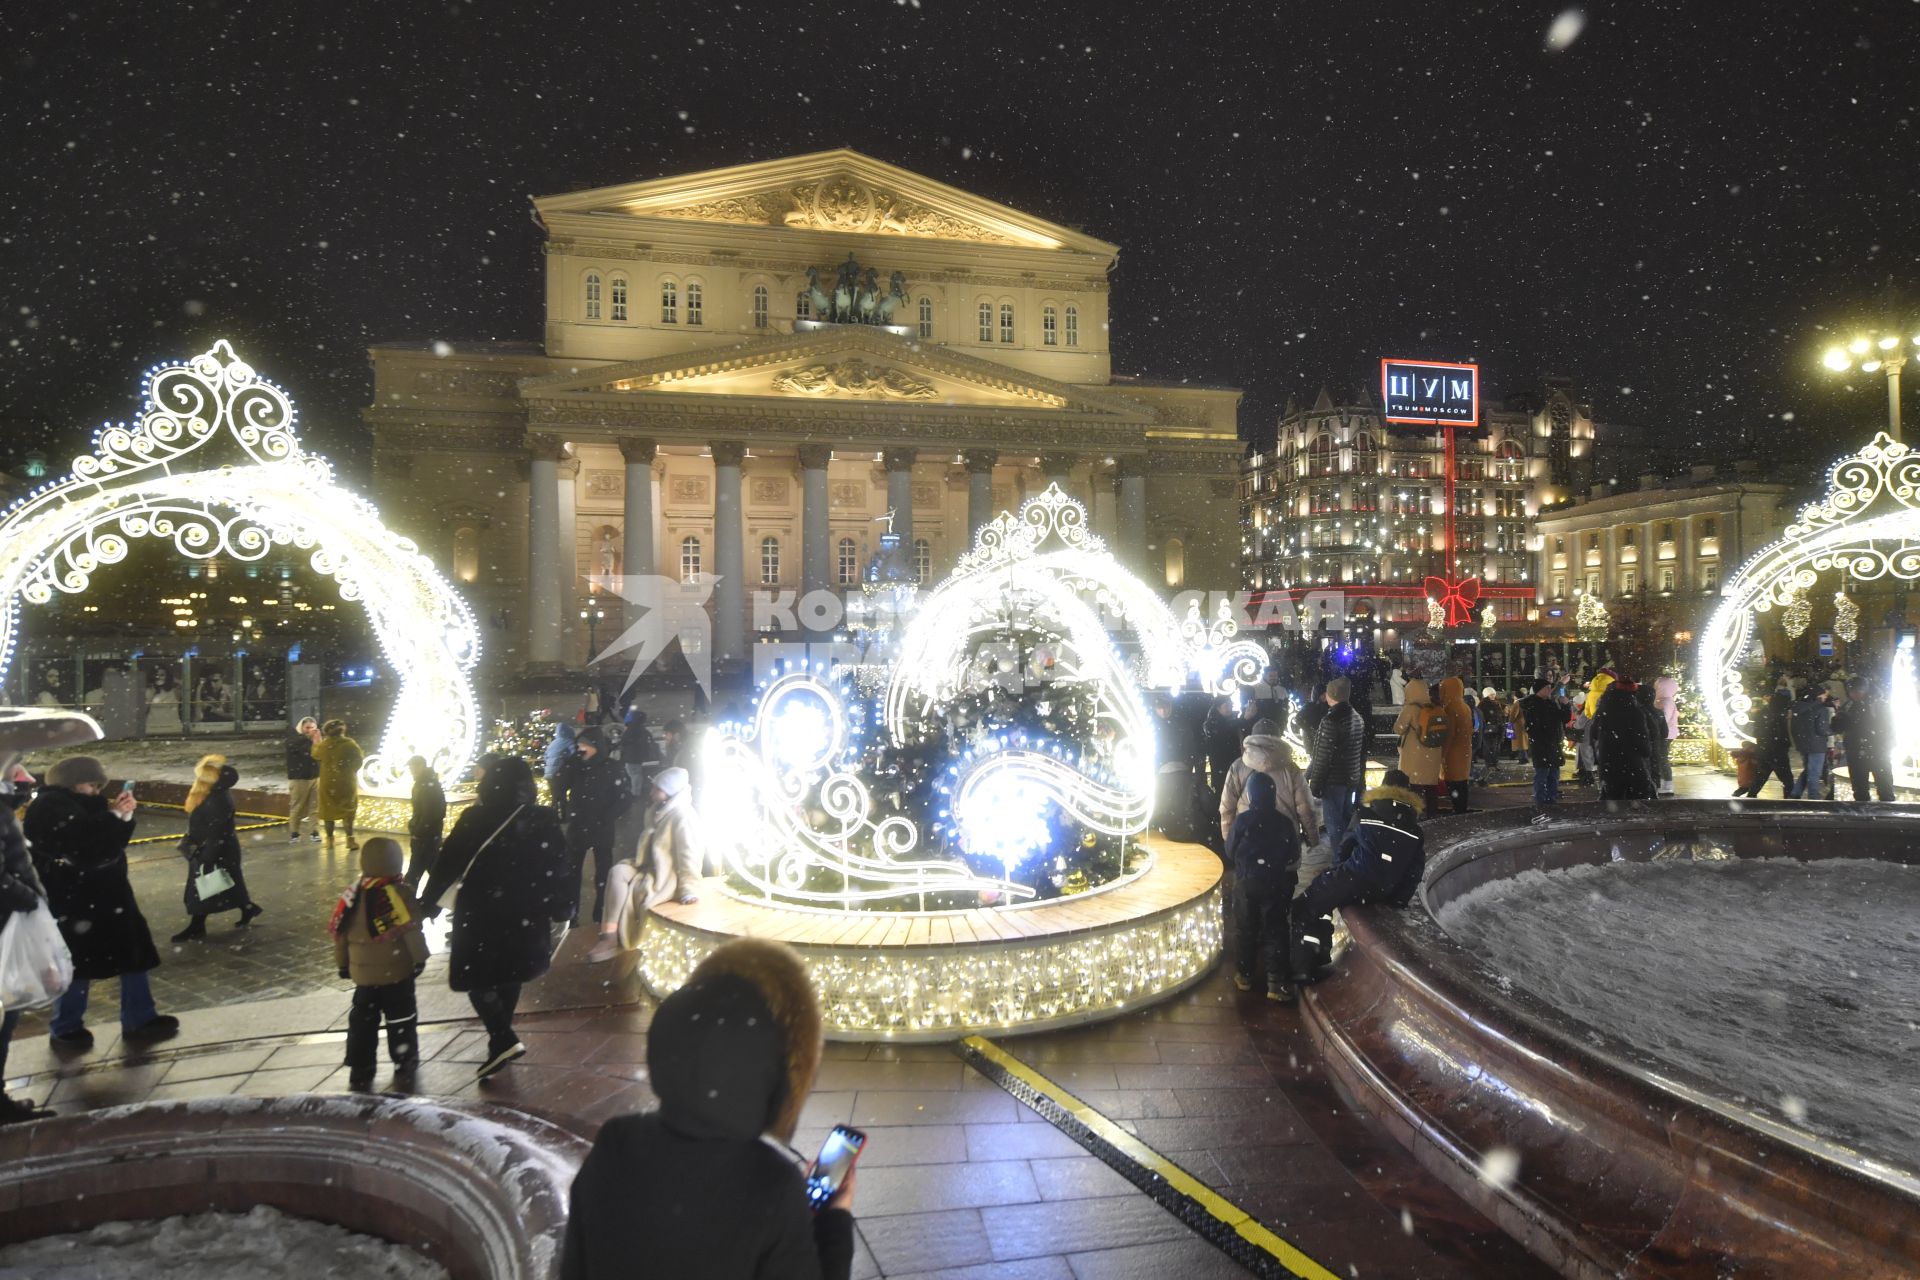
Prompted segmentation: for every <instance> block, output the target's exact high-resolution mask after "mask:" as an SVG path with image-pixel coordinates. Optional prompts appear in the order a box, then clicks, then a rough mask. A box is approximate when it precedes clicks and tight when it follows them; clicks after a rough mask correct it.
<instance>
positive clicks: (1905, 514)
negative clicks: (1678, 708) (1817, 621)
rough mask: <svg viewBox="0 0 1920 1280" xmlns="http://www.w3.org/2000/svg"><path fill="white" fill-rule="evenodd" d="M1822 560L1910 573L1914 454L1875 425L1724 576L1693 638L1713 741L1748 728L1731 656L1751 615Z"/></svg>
mask: <svg viewBox="0 0 1920 1280" xmlns="http://www.w3.org/2000/svg"><path fill="white" fill-rule="evenodd" d="M1828 569H1839V570H1842V571H1843V572H1844V573H1846V574H1847V575H1848V576H1849V577H1851V578H1854V579H1859V580H1864V581H1872V580H1874V579H1878V578H1894V579H1898V580H1899V581H1902V582H1913V581H1915V580H1920V454H1915V453H1914V452H1913V451H1911V450H1909V449H1908V448H1907V446H1906V445H1904V444H1900V443H1898V442H1897V441H1895V440H1893V439H1892V438H1891V437H1889V436H1887V435H1886V434H1885V433H1884V432H1883V433H1881V434H1879V435H1877V436H1875V437H1874V440H1873V443H1872V444H1869V445H1867V446H1866V447H1865V448H1864V449H1861V450H1860V451H1859V452H1858V453H1854V454H1850V455H1848V456H1847V457H1844V458H1842V459H1840V460H1839V461H1838V462H1836V463H1834V464H1833V467H1832V469H1831V470H1829V471H1828V472H1827V492H1826V496H1825V497H1823V498H1821V499H1820V500H1819V501H1817V502H1811V503H1808V504H1807V505H1806V506H1804V507H1802V508H1801V509H1800V515H1799V518H1798V519H1797V520H1796V521H1795V522H1794V523H1792V524H1790V525H1788V526H1787V528H1786V531H1785V532H1784V533H1782V534H1781V535H1780V537H1779V538H1777V539H1775V540H1774V541H1773V542H1771V543H1769V544H1768V545H1767V546H1765V547H1762V548H1761V549H1760V550H1759V551H1756V552H1755V553H1754V554H1753V555H1752V556H1751V557H1749V558H1748V560H1747V562H1746V563H1745V564H1743V565H1741V566H1740V568H1739V570H1738V571H1736V572H1735V573H1734V575H1733V576H1732V577H1731V578H1729V579H1728V580H1727V584H1726V586H1725V588H1724V589H1723V590H1722V592H1721V596H1722V600H1721V604H1720V607H1719V608H1718V609H1717V610H1715V611H1714V615H1713V617H1712V619H1711V620H1710V621H1709V622H1708V623H1707V629H1706V631H1705V632H1704V633H1703V634H1702V636H1701V639H1700V688H1701V692H1702V696H1703V698H1704V699H1705V701H1706V705H1707V713H1708V715H1709V717H1710V718H1711V720H1712V723H1713V732H1714V736H1715V737H1717V738H1718V739H1719V740H1720V741H1721V742H1722V743H1725V744H1727V745H1728V746H1732V745H1734V744H1737V743H1739V742H1742V741H1747V740H1751V739H1752V737H1753V734H1752V733H1751V732H1749V730H1748V727H1747V726H1748V725H1749V724H1750V723H1751V712H1752V710H1753V700H1752V698H1750V697H1749V696H1748V695H1747V693H1746V690H1745V689H1744V688H1743V687H1742V685H1741V680H1740V664H1741V662H1742V661H1743V660H1744V659H1745V658H1746V656H1747V652H1748V650H1749V648H1750V647H1751V646H1752V644H1753V638H1754V628H1755V622H1756V619H1757V618H1758V616H1759V615H1760V614H1763V613H1770V612H1772V611H1773V610H1774V609H1777V608H1779V609H1783V608H1785V607H1786V606H1787V604H1788V603H1789V601H1790V599H1791V598H1792V597H1793V596H1794V595H1795V594H1796V593H1802V594H1803V593H1805V592H1806V591H1807V590H1808V589H1809V588H1811V587H1812V586H1813V585H1814V583H1815V582H1816V581H1817V580H1818V575H1819V574H1820V573H1821V571H1823V570H1828Z"/></svg>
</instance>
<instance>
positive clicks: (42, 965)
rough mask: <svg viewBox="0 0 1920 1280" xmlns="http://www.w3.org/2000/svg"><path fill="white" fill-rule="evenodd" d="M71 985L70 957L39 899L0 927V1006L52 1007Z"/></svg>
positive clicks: (71, 966) (14, 1008) (9, 1010)
mask: <svg viewBox="0 0 1920 1280" xmlns="http://www.w3.org/2000/svg"><path fill="white" fill-rule="evenodd" d="M72 985H73V956H72V954H71V953H70V952H68V950H67V943H66V939H64V938H62V937H61V936H60V926H58V925H57V924H55V923H54V920H53V913H52V912H51V911H49V910H47V904H46V902H45V901H44V900H43V901H42V902H41V903H40V904H39V905H38V906H36V907H34V909H33V910H31V911H16V912H14V913H13V914H12V915H10V916H8V917H7V923H6V925H5V927H4V928H0V1004H3V1005H5V1006H6V1009H7V1011H8V1012H10V1013H11V1012H13V1011H14V1010H16V1009H38V1008H42V1007H44V1006H46V1005H50V1004H52V1003H53V1002H54V1001H55V1000H58V999H59V998H60V997H61V996H62V995H64V994H65V993H66V990H67V988H68V987H70V986H72Z"/></svg>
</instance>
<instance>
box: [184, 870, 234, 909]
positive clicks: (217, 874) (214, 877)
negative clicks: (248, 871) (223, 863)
mask: <svg viewBox="0 0 1920 1280" xmlns="http://www.w3.org/2000/svg"><path fill="white" fill-rule="evenodd" d="M231 888H233V877H232V876H230V875H228V874H227V873H226V871H225V869H224V868H221V867H217V866H215V867H208V868H207V869H206V870H205V871H202V872H201V873H200V874H199V875H197V876H195V877H194V878H193V892H194V894H195V895H196V896H197V897H198V898H199V899H200V901H202V902H211V901H213V900H214V899H215V898H217V897H219V896H220V895H221V894H223V893H225V892H226V891H227V890H229V889H231Z"/></svg>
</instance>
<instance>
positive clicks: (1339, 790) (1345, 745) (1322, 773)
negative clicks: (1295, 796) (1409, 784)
mask: <svg viewBox="0 0 1920 1280" xmlns="http://www.w3.org/2000/svg"><path fill="white" fill-rule="evenodd" d="M1352 689H1353V685H1352V682H1350V681H1349V680H1348V679H1347V678H1346V677H1345V676H1336V677H1335V678H1334V679H1332V680H1329V681H1327V691H1326V693H1325V695H1324V697H1325V699H1326V704H1327V710H1326V713H1325V714H1323V715H1322V716H1321V717H1320V723H1319V725H1318V726H1317V727H1316V728H1315V729H1314V731H1313V758H1312V761H1311V763H1309V764H1308V766H1307V786H1308V787H1309V788H1310V789H1311V790H1312V791H1313V794H1314V795H1315V796H1318V797H1319V799H1320V813H1321V818H1322V821H1321V823H1320V825H1321V826H1322V827H1324V828H1325V829H1326V832H1327V844H1328V847H1330V848H1331V849H1333V851H1334V852H1335V853H1338V852H1339V851H1340V844H1341V842H1342V841H1343V840H1344V839H1345V838H1346V834H1347V826H1348V824H1349V823H1351V822H1352V821H1353V810H1354V806H1355V805H1356V804H1358V803H1359V800H1360V792H1361V790H1362V789H1363V788H1364V787H1365V786H1366V785H1367V736H1368V730H1367V722H1366V721H1365V720H1363V719H1361V717H1360V713H1359V712H1358V711H1356V710H1354V709H1353V705H1352V704H1351V703H1349V702H1348V701H1347V697H1348V695H1349V694H1350V693H1351V692H1352Z"/></svg>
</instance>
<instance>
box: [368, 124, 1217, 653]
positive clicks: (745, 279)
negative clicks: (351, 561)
mask: <svg viewBox="0 0 1920 1280" xmlns="http://www.w3.org/2000/svg"><path fill="white" fill-rule="evenodd" d="M533 203H534V213H535V216H536V218H537V220H538V221H539V223H540V225H541V226H542V228H543V229H544V232H545V236H546V241H545V245H544V250H545V263H546V325H545V331H544V334H543V339H542V341H541V342H540V343H538V344H532V343H526V344H491V345H489V344H477V345H471V344H464V343H458V342H456V343H453V344H452V345H448V344H444V343H442V344H412V345H404V344H402V345H382V346H377V347H375V348H373V349H372V353H371V355H372V361H373V368H374V401H373V404H372V405H371V406H370V407H369V408H368V409H367V410H366V412H365V418H366V421H367V422H368V424H369V426H370V427H371V428H372V430H373V434H374V442H375V488H376V492H377V493H379V494H380V495H382V496H383V498H385V499H388V500H389V505H391V506H392V507H394V509H396V510H398V509H400V507H401V505H402V504H400V503H399V502H394V501H391V500H392V499H394V498H398V497H400V496H402V495H404V496H405V497H406V499H407V501H406V503H405V507H406V509H407V510H408V511H409V512H411V513H414V518H415V520H416V524H415V526H414V527H413V528H412V529H410V530H409V532H411V533H412V534H413V535H414V536H415V537H416V538H417V539H418V540H419V541H420V543H421V545H422V546H423V547H426V548H428V549H429V550H430V551H431V552H432V554H433V555H434V556H435V558H436V559H437V560H438V561H439V562H440V563H442V564H443V565H445V566H447V567H448V568H449V569H450V570H451V572H452V574H453V576H454V577H456V578H457V579H459V580H461V581H462V582H463V583H465V584H467V589H468V590H469V591H470V592H471V593H472V594H473V596H474V598H475V600H476V604H477V606H478V607H479V609H480V612H481V614H482V616H483V617H484V618H485V619H487V621H488V624H489V626H490V627H492V628H493V629H494V634H493V635H491V636H490V639H489V650H490V651H496V652H498V653H499V654H500V655H502V656H503V659H504V661H506V662H508V663H510V664H512V665H516V666H518V665H532V666H534V667H536V668H550V667H555V666H563V665H576V664H578V663H579V662H580V661H581V660H582V659H583V658H584V657H585V648H586V641H587V634H586V631H585V629H584V628H576V627H575V625H574V620H575V619H576V617H577V615H578V612H579V609H580V608H583V607H586V606H587V605H588V604H589V603H591V600H590V593H591V587H590V584H589V578H590V577H594V576H601V575H615V574H620V575H634V574H643V573H653V574H659V575H663V576H666V577H671V578H674V579H685V578H687V577H690V576H693V575H696V574H703V575H715V576H717V579H718V582H717V586H716V589H715V593H714V599H713V605H712V607H713V610H714V618H713V644H714V650H715V653H714V656H715V657H716V658H718V659H719V660H721V662H722V663H723V664H724V663H725V662H726V661H727V660H728V659H738V658H742V657H744V656H745V653H744V646H745V645H746V643H747V642H748V640H749V639H750V634H749V633H750V629H751V621H750V618H751V615H750V612H749V607H748V603H747V599H746V593H747V592H748V591H749V590H753V589H759V588H763V587H764V588H767V589H771V590H775V591H778V590H781V589H788V590H798V591H806V590H812V589H816V588H825V589H829V590H836V589H840V588H842V587H846V586H851V585H852V584H853V583H854V581H855V580H856V579H857V576H858V574H859V572H860V569H861V568H863V567H864V566H865V565H866V564H867V563H868V562H869V560H870V559H871V558H872V556H873V554H874V551H875V549H876V547H877V543H878V537H879V533H880V528H881V526H880V524H879V523H878V522H879V521H880V519H881V518H882V517H883V516H884V515H885V513H886V512H888V511H889V510H891V511H892V512H894V515H895V521H894V526H895V528H896V529H897V530H898V531H899V533H900V534H901V537H902V540H903V547H904V549H905V550H906V552H907V555H908V560H909V563H910V565H911V566H912V567H913V569H914V570H915V572H916V574H917V575H918V576H921V577H923V578H925V577H939V576H941V575H943V574H944V573H945V572H946V571H947V570H948V569H950V568H951V567H952V566H953V564H954V562H955V560H956V559H957V558H958V556H959V555H960V553H961V552H963V551H964V550H965V549H966V548H967V547H968V546H969V545H970V544H971V542H972V539H973V533H974V531H975V530H976V529H978V528H979V527H981V526H982V525H983V524H984V523H986V522H987V520H988V519H989V518H990V517H991V515H992V514H993V513H994V512H998V511H1001V510H1006V509H1012V508H1016V507H1018V506H1019V505H1020V503H1021V502H1022V501H1023V500H1025V499H1026V498H1028V497H1031V496H1033V495H1035V494H1038V493H1040V492H1042V491H1043V490H1045V489H1046V488H1047V487H1048V486H1049V485H1050V484H1053V483H1058V484H1059V485H1060V486H1061V487H1062V488H1063V489H1064V490H1066V491H1067V492H1069V493H1070V494H1072V495H1073V496H1075V497H1076V498H1079V499H1081V500H1082V501H1084V502H1085V503H1086V504H1087V506H1088V508H1089V510H1090V512H1091V519H1092V522H1093V526H1094V529H1095V530H1096V531H1097V532H1099V533H1100V534H1101V535H1102V536H1104V537H1106V538H1107V539H1108V540H1109V541H1110V542H1111V543H1112V545H1113V546H1114V547H1115V548H1116V550H1117V551H1118V552H1119V553H1120V555H1121V557H1122V559H1123V560H1124V561H1125V562H1127V563H1128V564H1129V565H1130V566H1131V567H1133V568H1134V569H1135V570H1136V571H1138V572H1140V573H1142V574H1143V575H1144V576H1146V577H1147V578H1148V579H1149V580H1150V581H1153V582H1155V583H1156V584H1164V585H1169V586H1186V585H1188V584H1189V583H1192V584H1193V585H1196V586H1203V587H1204V586H1216V585H1217V586H1219V587H1222V588H1224V587H1226V586H1227V585H1228V584H1230V583H1232V582H1233V581H1234V580H1235V578H1236V573H1237V563H1238V548H1237V545H1236V542H1237V539H1236V536H1235V530H1234V527H1233V520H1232V515H1233V493H1234V475H1235V472H1236V470H1237V467H1238V460H1239V454H1240V444H1239V441H1238V439H1237V434H1236V421H1235V414H1236V411H1237V406H1238V402H1239V393H1238V392H1237V391H1233V390H1229V389H1209V388H1195V387H1186V386H1156V385H1153V384H1150V383H1148V382H1144V381H1140V380H1133V379H1128V378H1125V377H1116V376H1115V375H1114V374H1113V372H1112V368H1111V360H1110V355H1109V349H1108V331H1109V325H1110V321H1112V319H1113V318H1112V317H1110V315H1109V312H1108V300H1109V292H1108V280H1107V276H1108V273H1109V271H1110V270H1111V269H1112V267H1113V264H1114V262H1115V259H1116V255H1117V253H1118V249H1117V247H1116V246H1114V245H1112V244H1108V243H1106V242H1104V241H1101V240H1098V239H1095V238H1094V237H1091V236H1088V235H1086V234H1084V233H1082V232H1079V231H1075V230H1072V229H1069V228H1067V227H1063V226H1058V225H1056V224H1053V223H1050V222H1047V221H1044V220H1042V219H1039V218H1036V217H1033V216H1031V215H1029V214H1026V213H1022V212H1019V211H1017V210H1013V209H1009V208H1007V207H1005V206H1002V205H998V204H995V203H993V202H991V201H988V200H985V199H982V198H980V197H978V196H975V195H972V194H970V193H967V192H963V191H959V190H956V189H954V188H951V187H948V186H945V185H943V184H940V183H937V182H933V181H931V180H929V179H926V178H923V177H920V176H919V175H917V174H913V173H909V172H907V171H905V170H902V169H898V168H895V167H894V166H891V165H887V164H884V163H881V162H880V161H877V160H874V159H871V158H869V157H867V156H863V155H860V154H858V153H855V152H851V151H831V152H823V153H819V154H814V155H805V156H797V157H792V158H788V159H782V160H774V161H766V162H762V163H758V164H750V165H742V166H739V167H736V168H729V169H721V170H715V171H711V172H707V173H699V174H691V175H684V176H678V177H669V178H663V179H657V180H653V181H646V182H638V183H632V184H628V185H624V186H617V187H608V188H602V189H598V190H593V191H585V192H578V193H574V194H570V195H562V196H551V197H541V198H537V199H536V200H535V201H534V202H533ZM603 634H606V633H603Z"/></svg>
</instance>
